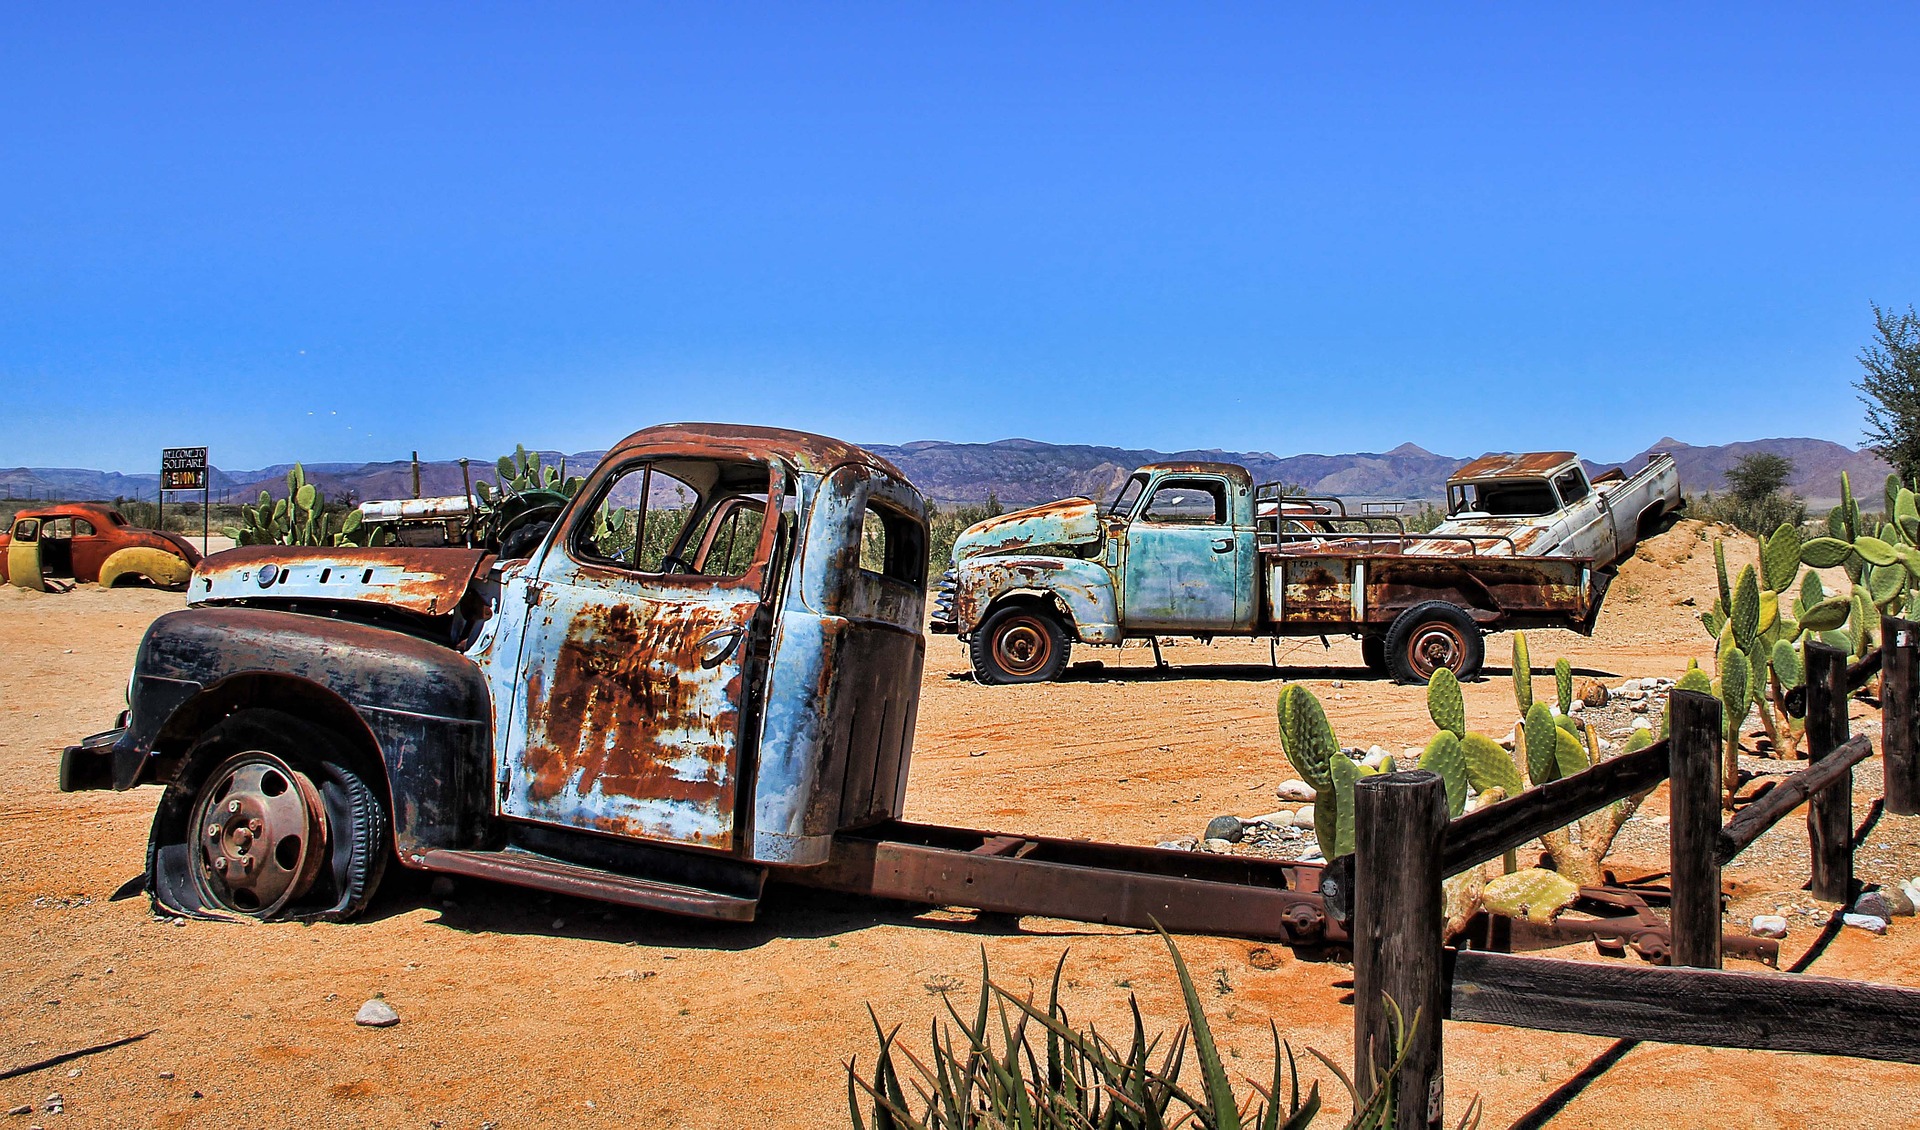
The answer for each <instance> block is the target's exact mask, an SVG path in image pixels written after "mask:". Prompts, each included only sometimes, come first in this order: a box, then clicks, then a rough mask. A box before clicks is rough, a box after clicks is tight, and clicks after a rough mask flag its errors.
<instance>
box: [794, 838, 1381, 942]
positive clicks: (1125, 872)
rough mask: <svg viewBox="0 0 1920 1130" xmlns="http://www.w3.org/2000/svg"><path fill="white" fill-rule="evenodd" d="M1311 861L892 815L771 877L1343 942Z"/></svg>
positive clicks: (1102, 919) (1002, 909)
mask: <svg viewBox="0 0 1920 1130" xmlns="http://www.w3.org/2000/svg"><path fill="white" fill-rule="evenodd" d="M1320 872H1321V867H1320V865H1318V864H1311V863H1290V862H1281V861H1277V860H1266V859H1256V858H1251V857H1248V856H1232V855H1212V854H1209V853H1206V852H1192V851H1173V850H1168V849H1162V848H1144V847H1129V846H1125V845H1120V844H1100V843H1089V842H1085V841H1081V840H1066V839H1058V838H1054V837H1048V836H1022V835H1005V834H999V833H994V832H983V831H977V830H971V829H966V828H947V827H941V826H938V825H931V824H910V823H906V822H902V821H889V822H887V823H883V824H877V825H873V826H871V827H868V828H865V829H861V830H857V831H848V832H842V833H841V834H840V835H839V836H838V837H836V838H835V840H834V845H833V854H832V858H831V860H830V861H829V862H827V863H826V864H823V865H821V866H819V867H814V868H808V869H805V870H798V871H792V872H782V873H779V874H777V876H776V878H777V879H778V881H782V882H787V883H792V884H797V885H802V886H809V887H817V888H822V889H826V890H834V891H842V892H845V893H848V894H857V895H867V896H876V897H880V898H891V899H899V900H902V901H906V902H916V903H925V904H928V905H932V906H965V907H972V908H974V909H976V910H983V911H993V912H999V913H1006V914H1032V915H1040V916H1045V917H1048V918H1064V919H1071V920H1075V921H1081V922H1098V923H1103V924H1106V925H1113V926H1133V927H1139V928H1151V927H1153V926H1154V925H1155V924H1156V923H1157V924H1159V925H1160V926H1164V927H1165V928H1166V929H1168V930H1171V931H1175V932H1177V933H1191V934H1218V935H1229V936H1239V937H1250V938H1262V939H1273V940H1278V941H1281V942H1283V943H1285V944H1286V945H1289V946H1313V945H1323V944H1324V945H1339V944H1343V943H1345V942H1346V940H1347V933H1346V931H1345V930H1344V929H1343V928H1342V927H1341V926H1340V924H1339V923H1337V922H1335V921H1334V920H1333V919H1332V918H1331V917H1330V916H1329V915H1328V914H1327V911H1326V904H1325V900H1323V899H1322V898H1321V896H1320V893H1319V887H1320Z"/></svg>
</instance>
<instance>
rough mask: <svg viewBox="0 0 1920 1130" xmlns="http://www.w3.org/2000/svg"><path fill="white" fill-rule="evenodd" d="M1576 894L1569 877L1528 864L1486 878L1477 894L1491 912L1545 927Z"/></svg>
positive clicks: (1569, 904)
mask: <svg viewBox="0 0 1920 1130" xmlns="http://www.w3.org/2000/svg"><path fill="white" fill-rule="evenodd" d="M1579 896H1580V888H1579V887H1577V886H1575V885H1574V883H1573V881H1572V880H1570V879H1567V878H1566V877H1564V876H1562V875H1559V874H1557V873H1555V872H1552V871H1548V870H1546V869H1545V868H1543V867H1528V868H1526V869H1524V870H1521V871H1515V872H1514V873H1513V874H1511V875H1502V876H1500V877H1499V878H1497V879H1493V880H1490V881H1489V882H1488V883H1487V889H1486V891H1485V892H1484V893H1483V894H1482V896H1481V897H1482V898H1483V899H1484V900H1485V902H1486V904H1487V909H1488V910H1491V911H1493V912H1494V913H1495V914H1504V915H1506V916H1507V917H1509V918H1525V919H1526V920H1527V921H1529V922H1537V923H1539V924H1540V925H1542V926H1545V925H1547V924H1548V923H1550V922H1552V921H1553V918H1554V916H1555V915H1557V914H1559V913H1560V912H1561V911H1563V910H1565V909H1566V908H1567V907H1569V906H1572V905H1573V900H1574V899H1576V898H1578V897H1579Z"/></svg>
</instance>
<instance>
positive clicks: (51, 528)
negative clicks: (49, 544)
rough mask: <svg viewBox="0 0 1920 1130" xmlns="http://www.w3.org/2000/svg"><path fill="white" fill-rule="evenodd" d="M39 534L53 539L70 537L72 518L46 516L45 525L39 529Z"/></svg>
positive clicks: (71, 533)
mask: <svg viewBox="0 0 1920 1130" xmlns="http://www.w3.org/2000/svg"><path fill="white" fill-rule="evenodd" d="M40 536H41V537H43V538H52V539H55V540H65V539H67V538H71V537H72V536H73V519H71V518H48V519H47V521H46V525H45V527H44V528H42V529H41V531H40Z"/></svg>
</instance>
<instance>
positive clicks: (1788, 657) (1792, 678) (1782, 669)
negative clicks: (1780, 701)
mask: <svg viewBox="0 0 1920 1130" xmlns="http://www.w3.org/2000/svg"><path fill="white" fill-rule="evenodd" d="M1773 676H1774V678H1776V679H1779V680H1780V688H1781V689H1782V690H1792V689H1793V688H1794V687H1797V686H1799V685H1800V684H1802V683H1804V682H1806V681H1807V670H1806V667H1805V666H1804V665H1803V664H1802V663H1801V662H1800V653H1799V652H1798V651H1795V650H1794V647H1793V645H1792V644H1790V643H1788V642H1787V641H1786V640H1775V641H1773Z"/></svg>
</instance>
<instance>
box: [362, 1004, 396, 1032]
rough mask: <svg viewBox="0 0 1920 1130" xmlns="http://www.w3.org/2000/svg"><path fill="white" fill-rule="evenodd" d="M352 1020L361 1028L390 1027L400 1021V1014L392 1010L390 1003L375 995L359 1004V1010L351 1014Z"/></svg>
mask: <svg viewBox="0 0 1920 1130" xmlns="http://www.w3.org/2000/svg"><path fill="white" fill-rule="evenodd" d="M353 1022H354V1023H355V1024H358V1025H360V1026H361V1027H363V1028H391V1027H393V1026H394V1025H395V1024H398V1023H400V1014H399V1013H397V1012H395V1011H393V1006H392V1005H390V1004H388V1003H387V1002H386V1001H383V1000H381V999H380V998H379V997H375V998H373V999H372V1000H370V1001H368V1002H367V1003H365V1004H363V1005H361V1006H360V1011H359V1012H356V1013H354V1014H353Z"/></svg>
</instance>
